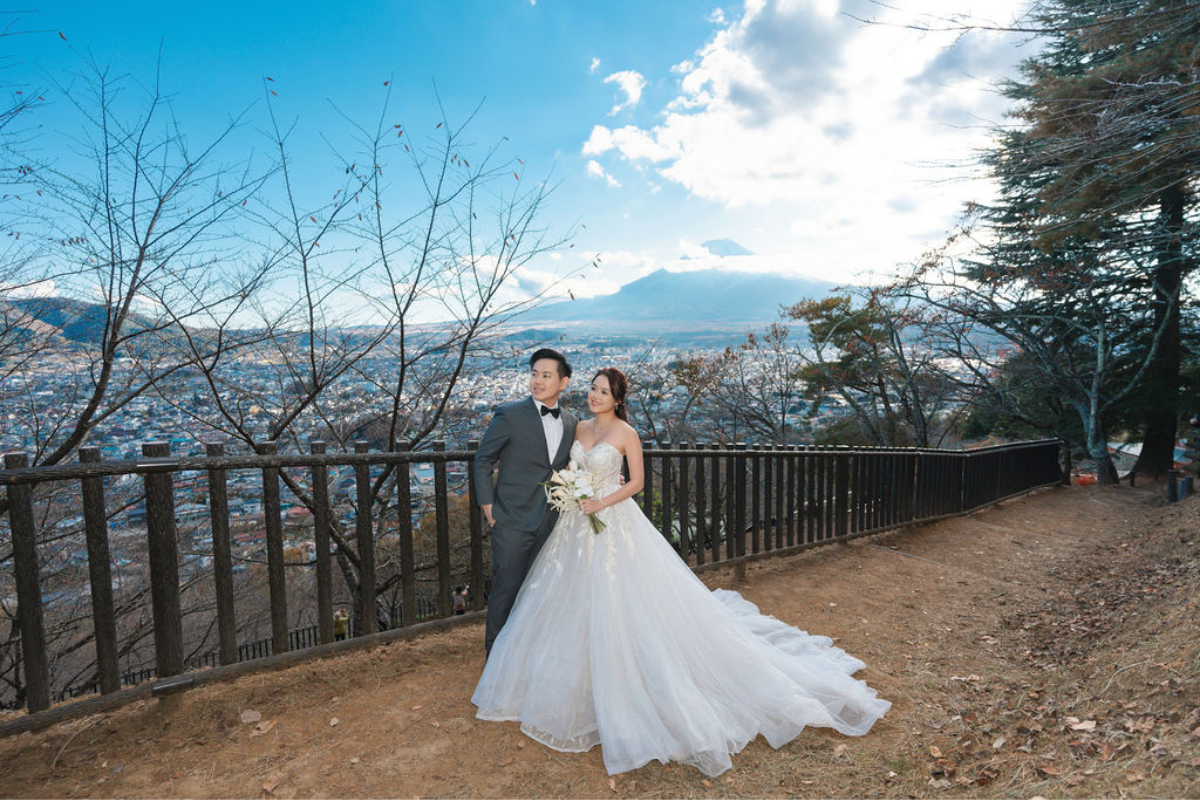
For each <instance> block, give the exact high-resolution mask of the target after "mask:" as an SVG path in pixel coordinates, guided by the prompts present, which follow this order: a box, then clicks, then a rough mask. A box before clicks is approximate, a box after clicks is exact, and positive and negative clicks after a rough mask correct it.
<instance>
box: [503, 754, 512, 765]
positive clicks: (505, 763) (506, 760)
mask: <svg viewBox="0 0 1200 800" xmlns="http://www.w3.org/2000/svg"><path fill="white" fill-rule="evenodd" d="M512 762H513V757H512V756H509V757H508V758H506V759H504V763H503V764H501V765H500V766H502V767H507V766H508V765H509V764H511V763H512Z"/></svg>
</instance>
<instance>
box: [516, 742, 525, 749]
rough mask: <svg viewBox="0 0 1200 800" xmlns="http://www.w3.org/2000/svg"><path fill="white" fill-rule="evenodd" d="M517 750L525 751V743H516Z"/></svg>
mask: <svg viewBox="0 0 1200 800" xmlns="http://www.w3.org/2000/svg"><path fill="white" fill-rule="evenodd" d="M517 749H518V750H524V749H525V743H524V742H517Z"/></svg>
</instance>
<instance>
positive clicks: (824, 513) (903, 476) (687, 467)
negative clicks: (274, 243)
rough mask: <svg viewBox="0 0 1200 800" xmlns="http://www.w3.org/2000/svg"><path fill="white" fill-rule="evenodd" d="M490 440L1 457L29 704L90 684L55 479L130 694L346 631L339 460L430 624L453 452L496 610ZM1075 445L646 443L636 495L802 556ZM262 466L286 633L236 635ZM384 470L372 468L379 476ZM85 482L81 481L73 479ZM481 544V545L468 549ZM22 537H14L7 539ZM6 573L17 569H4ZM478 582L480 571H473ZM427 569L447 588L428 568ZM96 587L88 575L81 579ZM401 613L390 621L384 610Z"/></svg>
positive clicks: (728, 546) (356, 515)
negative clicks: (291, 536) (421, 509)
mask: <svg viewBox="0 0 1200 800" xmlns="http://www.w3.org/2000/svg"><path fill="white" fill-rule="evenodd" d="M474 448H475V444H474V443H472V444H471V445H469V447H468V449H467V450H456V451H447V450H446V449H445V446H444V444H442V443H435V444H434V445H433V447H432V449H430V450H428V451H420V452H391V453H373V452H368V448H367V445H366V444H365V443H359V444H357V445H356V447H355V451H354V452H353V453H327V452H326V451H325V447H324V445H323V444H321V443H314V444H313V445H312V448H311V452H310V453H307V454H289V455H283V454H278V453H276V452H274V449H273V448H272V447H271V446H267V447H264V448H263V451H264V452H263V454H261V455H251V456H240V455H239V456H230V455H226V454H225V452H224V448H223V446H222V445H220V444H211V445H208V446H207V448H206V455H205V456H204V457H188V458H175V457H172V456H171V454H170V451H169V446H168V445H166V444H163V443H150V444H146V445H143V448H142V453H143V456H144V457H143V458H141V459H137V460H121V461H103V460H101V458H100V454H99V450H98V449H97V448H83V449H82V450H81V451H80V458H79V463H77V464H70V465H59V466H53V467H36V468H30V467H29V466H28V461H27V456H26V455H25V454H22V453H10V454H8V455H6V456H5V458H4V466H5V469H3V470H0V486H3V487H4V490H5V494H6V500H7V512H6V514H5V515H4V516H3V517H0V544H2V543H3V539H4V538H8V539H9V541H10V542H11V553H12V558H11V560H9V561H6V562H4V563H0V581H2V582H0V586H9V587H13V586H15V601H16V616H17V620H18V626H19V660H20V668H21V672H22V674H23V694H24V705H25V707H27V709H28V711H29V712H30V713H31V714H37V713H38V712H43V711H44V710H45V709H47V708H49V706H50V704H51V700H52V698H55V697H59V698H61V697H66V696H72V695H75V694H78V693H79V692H80V691H81V690H80V688H79V687H60V688H59V689H58V690H57V691H56V690H54V688H53V687H52V685H51V677H50V665H51V662H52V659H53V657H54V654H52V653H51V652H50V648H49V646H48V643H47V637H46V631H45V629H44V614H45V610H44V608H43V587H42V585H41V580H42V576H41V574H40V572H39V563H40V553H39V547H40V546H41V545H40V542H42V541H43V540H42V538H40V537H42V535H43V534H44V531H42V530H39V522H38V520H39V518H40V515H39V514H35V506H36V505H37V504H38V503H39V502H40V501H39V497H44V496H45V495H46V494H47V491H48V487H57V491H58V492H59V493H60V494H61V493H62V490H63V489H64V487H65V488H66V489H67V490H68V491H67V494H68V495H69V496H70V497H72V498H74V499H75V500H76V501H77V502H78V504H79V506H80V507H81V510H82V536H83V538H84V539H85V540H86V556H87V567H88V586H87V587H86V590H87V591H88V592H90V606H91V633H90V638H91V647H92V649H93V651H94V660H93V661H92V662H90V663H92V664H94V673H93V677H92V679H91V680H89V681H87V682H85V684H84V686H85V687H87V688H94V689H95V690H98V691H99V692H100V693H101V694H111V693H117V692H121V691H129V690H128V689H124V690H123V688H122V687H123V684H126V683H129V682H130V678H129V676H130V675H131V674H137V675H141V676H143V677H145V678H151V677H156V678H158V679H160V680H161V679H164V678H168V677H170V676H177V675H180V674H181V673H184V672H186V671H188V670H194V669H197V668H200V667H203V666H206V665H213V664H219V665H230V664H235V663H237V662H239V661H243V660H247V659H254V658H260V657H263V656H267V655H279V654H282V653H287V652H288V651H289V650H294V649H298V648H313V650H314V652H316V651H317V650H320V649H321V647H322V646H323V645H328V644H329V643H331V642H333V641H334V624H335V620H334V604H333V596H334V576H333V566H334V565H335V562H334V555H335V554H334V552H333V551H332V550H331V543H330V539H331V537H330V533H331V530H332V528H331V526H333V525H334V524H335V503H333V502H331V499H330V486H329V471H330V469H332V468H336V467H348V468H350V469H351V470H352V471H353V475H354V489H353V492H352V495H353V497H352V498H348V499H350V500H351V501H352V514H351V516H352V518H353V524H352V530H345V531H344V536H345V539H344V540H345V541H346V542H348V543H350V544H353V552H348V553H344V554H342V555H343V557H352V559H353V562H354V568H355V570H356V574H357V576H358V592H359V597H360V598H361V597H366V598H373V597H375V596H376V593H377V587H378V586H380V576H379V575H377V566H378V564H377V560H376V550H375V545H376V541H375V539H376V530H377V523H378V522H379V520H377V519H375V518H374V516H373V510H374V509H375V508H376V505H377V503H378V497H379V487H380V486H381V485H382V483H383V480H384V479H386V480H388V481H391V482H392V483H391V484H390V486H391V491H392V495H391V501H390V503H389V504H388V505H387V506H386V508H388V509H390V511H388V513H390V514H394V519H389V520H388V524H389V530H391V531H394V533H395V535H396V536H397V537H398V539H399V559H398V564H397V565H396V571H395V572H394V573H393V574H389V575H386V576H383V577H384V580H385V581H387V582H389V583H392V584H395V583H398V584H399V595H400V602H399V608H400V609H401V612H402V613H401V614H400V615H399V619H396V620H394V622H395V623H396V624H398V626H411V625H413V624H414V623H416V622H417V621H418V612H419V609H418V591H417V573H418V571H419V566H418V565H416V564H414V530H413V527H414V526H413V516H412V513H411V509H412V507H413V497H412V495H411V492H412V486H413V481H412V480H411V477H412V471H413V470H416V469H422V468H423V469H426V470H428V469H429V468H430V467H432V471H433V476H432V487H431V493H432V498H431V502H430V506H431V507H432V513H433V519H434V521H435V524H434V530H433V531H432V534H433V537H434V540H435V542H436V560H435V563H434V564H433V565H432V566H430V565H426V566H425V569H427V570H429V571H431V572H433V573H436V587H437V588H436V593H433V594H429V593H426V594H425V595H424V596H423V599H424V604H425V605H426V608H425V609H421V610H424V611H425V612H426V613H425V614H422V615H421V616H435V617H449V616H451V615H452V614H453V605H452V596H451V592H452V587H453V583H452V574H451V566H450V565H451V539H450V525H451V514H450V499H451V497H452V495H451V492H450V489H449V482H448V479H447V469H448V465H459V466H458V468H457V470H456V473H457V474H461V473H462V472H463V471H464V470H465V472H466V475H467V477H466V478H464V480H463V484H464V486H463V488H464V489H465V492H464V494H465V495H466V496H465V500H466V503H467V509H466V511H465V513H466V516H467V519H466V520H460V521H459V522H460V523H461V522H464V521H465V523H466V527H467V529H468V530H469V536H468V539H469V558H468V559H467V566H466V575H465V576H462V575H461V574H460V576H459V577H460V581H461V582H464V583H466V584H467V585H468V586H469V596H468V608H469V609H473V610H478V609H481V608H483V607H484V604H485V597H484V591H485V586H486V581H487V569H485V551H486V546H487V541H486V532H485V530H484V526H483V523H482V518H481V514H480V509H479V507H478V504H477V502H476V500H475V487H474V484H473V478H471V477H470V473H471V470H470V466H471V463H472V461H473V450H474ZM1059 451H1060V443H1059V442H1058V441H1057V440H1045V441H1035V442H1021V443H1016V444H1009V445H1001V446H995V447H988V448H983V449H978V450H969V451H962V450H920V449H903V448H896V449H886V448H884V449H880V448H871V449H852V448H812V447H803V446H787V447H782V446H766V447H759V446H754V447H751V446H747V445H744V444H739V445H735V446H727V447H714V446H708V445H690V444H688V445H684V444H681V445H667V446H663V447H649V446H648V447H647V448H646V450H645V463H646V466H647V469H646V486H645V489H644V490H643V492H642V493H641V495H640V497H639V502H640V503H641V505H642V507H643V509H644V510H645V512H646V514H647V516H648V517H650V518H651V519H652V520H653V521H654V523H655V524H656V525H657V526H658V527H659V529H660V530H661V531H662V534H663V536H664V537H666V538H667V539H668V540H669V541H670V542H671V543H672V544H673V545H674V547H675V548H676V550H677V552H679V554H680V556H681V557H682V558H683V559H684V560H685V561H687V562H688V563H689V564H690V565H692V566H693V567H694V568H696V569H707V568H709V567H711V565H714V564H725V563H729V562H731V561H732V562H734V563H739V564H744V563H745V561H746V560H748V559H751V558H756V557H763V556H765V555H767V554H771V553H779V552H793V551H795V550H798V549H800V548H805V547H810V546H814V545H819V544H822V543H825V542H830V541H838V540H846V539H848V538H851V537H855V536H859V535H863V534H867V533H871V532H876V531H882V530H887V529H890V528H895V527H898V526H902V525H907V524H911V523H916V522H922V521H929V520H934V519H938V518H941V517H946V516H952V515H956V514H962V513H966V512H969V511H972V510H974V509H977V508H980V507H982V506H985V505H988V504H990V503H993V502H995V501H997V500H1001V499H1003V498H1006V497H1011V496H1013V495H1016V494H1020V493H1022V492H1026V491H1029V490H1031V489H1034V488H1038V487H1042V486H1047V485H1050V484H1055V483H1058V482H1060V481H1061V476H1062V472H1061V469H1060V465H1059ZM194 471H199V472H200V473H202V474H203V475H204V476H205V481H206V493H205V497H206V503H207V517H208V523H209V530H210V531H211V534H210V535H211V553H212V560H211V580H212V592H213V594H214V596H215V625H216V629H217V647H216V649H215V651H214V652H213V653H212V654H211V655H206V656H203V657H194V656H193V657H189V658H185V641H184V625H183V609H182V607H181V595H180V553H179V530H178V527H177V513H176V490H175V488H174V487H175V482H174V478H175V476H177V475H178V474H180V473H183V472H194ZM236 471H253V472H254V473H255V474H256V475H257V476H260V477H261V487H262V491H261V498H260V499H261V503H262V514H263V527H264V531H263V533H264V536H265V556H266V558H265V560H266V570H265V572H266V584H267V595H268V596H269V608H270V629H271V635H270V638H269V640H268V641H267V643H266V644H254V643H251V646H248V645H247V644H242V645H239V643H238V641H237V631H238V626H237V619H236V615H235V603H234V589H233V574H234V572H233V569H234V565H233V557H232V554H231V545H230V541H231V537H230V513H229V505H228V504H229V495H228V491H227V482H228V476H229V475H230V474H231V473H234V472H236ZM281 471H288V474H289V475H290V476H292V481H293V482H292V483H291V484H290V485H292V486H293V487H294V486H295V485H296V484H295V476H296V475H302V476H303V477H304V480H303V489H304V491H302V492H300V493H298V494H296V496H295V499H294V500H293V499H289V502H302V503H303V506H304V508H306V509H307V511H308V512H311V514H312V521H313V525H312V529H311V533H310V534H308V535H309V536H310V538H311V541H310V542H309V544H310V545H311V547H312V551H313V553H314V557H313V559H312V561H311V568H312V569H314V570H315V595H316V597H315V605H316V620H317V623H316V625H315V626H314V629H313V630H312V632H311V633H304V634H299V635H298V634H297V631H296V630H293V629H289V622H288V620H289V616H288V608H289V602H290V601H291V600H292V599H293V598H289V593H288V583H287V580H286V574H285V570H286V568H285V561H284V546H285V538H284V531H283V526H282V524H281V518H282V514H281V512H282V505H281V492H280V486H281ZM373 472H374V475H373ZM122 476H124V479H125V480H126V481H129V480H136V481H140V484H141V486H140V487H139V489H140V491H142V492H144V503H145V530H144V536H145V545H146V550H145V552H146V556H147V559H148V575H149V581H148V587H146V588H148V590H149V595H150V605H151V609H152V618H153V653H154V660H153V664H146V665H139V666H138V670H140V671H138V670H133V671H131V670H129V669H126V670H125V672H124V675H123V674H122V671H121V669H120V666H119V654H120V653H121V647H120V645H121V642H119V641H118V633H117V631H118V611H117V610H116V608H115V606H114V602H113V577H112V573H111V554H110V550H109V538H110V537H109V520H110V515H109V513H107V512H106V482H109V481H111V480H113V479H115V478H120V477H122ZM72 487H77V492H76V491H75V489H74V488H72ZM464 546H466V545H464ZM6 549H7V548H6ZM4 572H10V574H8V575H5V574H3V573H4ZM464 578H465V580H464ZM428 582H430V583H433V582H434V581H433V580H432V579H430V580H429V581H428ZM79 588H80V591H81V592H82V591H84V589H83V587H79ZM357 616H358V618H359V619H360V620H361V622H360V624H358V625H357V626H356V627H355V629H354V630H352V631H351V632H350V635H351V636H361V637H370V636H372V635H373V634H375V633H376V632H377V631H378V630H379V627H380V626H379V620H378V618H377V615H376V614H374V613H363V614H360V615H357ZM385 622H386V621H385Z"/></svg>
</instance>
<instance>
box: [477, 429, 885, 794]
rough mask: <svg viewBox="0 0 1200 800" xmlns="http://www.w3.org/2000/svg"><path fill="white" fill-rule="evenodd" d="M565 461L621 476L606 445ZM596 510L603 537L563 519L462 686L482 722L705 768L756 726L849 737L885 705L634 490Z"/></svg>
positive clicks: (580, 519)
mask: <svg viewBox="0 0 1200 800" xmlns="http://www.w3.org/2000/svg"><path fill="white" fill-rule="evenodd" d="M571 457H572V459H573V460H574V461H575V462H576V463H577V464H579V465H581V466H585V467H586V468H587V469H589V470H590V471H591V472H593V473H594V474H595V475H598V476H601V477H602V479H603V488H602V489H600V494H601V495H602V496H603V495H607V494H609V493H611V492H613V491H615V490H616V489H617V488H618V487H619V478H618V475H619V472H620V468H621V454H620V452H619V451H618V450H617V449H616V448H615V447H613V446H612V445H610V444H607V443H602V444H599V445H597V446H596V447H594V448H593V449H592V450H591V451H590V452H586V451H584V449H583V446H582V445H580V443H579V442H575V443H574V444H573V445H572V450H571ZM600 518H601V519H602V520H603V521H604V522H605V523H607V527H606V528H605V529H604V531H603V532H601V533H599V534H595V533H592V529H591V527H590V525H589V524H588V521H587V518H586V517H584V516H583V515H582V514H580V513H566V514H563V515H562V516H561V517H560V518H559V521H558V524H557V526H555V528H554V531H553V533H551V535H550V538H549V539H548V540H547V541H546V544H545V546H544V547H543V548H542V551H541V553H540V554H539V555H538V557H537V559H536V560H535V561H534V563H533V566H532V567H531V568H530V570H529V575H528V577H526V579H525V583H524V585H523V586H522V587H521V591H520V593H519V594H518V595H517V599H516V603H515V604H514V606H513V609H512V613H511V615H510V616H509V618H508V622H507V623H505V625H504V628H503V629H502V630H501V632H500V636H499V637H498V638H497V639H496V642H495V644H494V645H493V647H492V652H491V657H490V658H489V659H488V662H487V665H486V666H485V668H484V671H483V676H482V677H481V678H480V679H479V685H478V687H476V689H475V694H474V696H473V697H472V698H471V700H472V702H473V703H475V705H477V706H478V707H479V711H478V714H477V716H478V717H479V718H480V719H485V720H517V721H519V722H520V723H521V730H522V731H523V732H524V733H525V734H527V735H528V736H530V737H531V738H533V739H536V740H537V741H539V742H541V743H542V744H545V745H547V746H549V747H552V748H554V749H556V750H562V751H566V752H582V751H585V750H588V749H589V748H591V747H594V746H595V745H597V744H599V745H601V746H602V749H603V755H604V764H605V767H607V769H608V771H609V773H611V774H615V773H618V772H625V771H627V770H631V769H636V768H637V767H640V766H642V765H644V764H646V763H648V762H649V761H651V760H653V759H658V760H659V761H661V762H663V763H666V762H667V761H678V762H682V763H685V764H691V765H693V766H695V767H696V768H697V769H699V770H700V771H701V772H703V773H704V774H706V775H709V776H713V775H719V774H720V773H722V772H724V771H725V770H727V769H729V768H730V766H731V761H730V754H731V753H736V752H738V751H739V750H741V749H742V748H743V747H744V746H745V745H746V744H747V743H748V742H749V741H750V740H752V739H754V737H755V736H757V735H758V734H760V733H761V734H762V735H763V736H764V737H766V740H767V741H768V742H769V743H770V744H771V746H772V747H782V746H783V745H784V744H786V743H787V742H789V741H791V740H792V739H794V738H795V737H796V736H797V735H798V734H799V733H800V732H801V731H802V730H803V729H804V727H805V726H806V725H819V726H824V727H831V728H835V729H836V730H838V731H840V732H842V733H844V734H849V735H852V736H857V735H861V734H864V733H866V732H867V731H868V730H869V729H870V728H871V726H872V725H873V724H874V723H875V721H876V720H877V719H879V718H880V717H882V716H883V715H884V714H885V713H886V712H887V710H888V709H889V708H890V707H891V703H889V702H888V701H886V700H881V699H879V698H878V697H876V694H875V690H873V689H871V688H870V687H869V686H867V684H865V683H863V682H862V681H858V680H855V679H854V678H852V677H850V676H851V674H853V673H854V672H856V671H858V670H859V669H862V667H863V666H864V664H863V662H861V661H859V660H858V659H856V658H854V657H852V656H850V655H847V654H846V653H845V652H843V651H842V650H839V649H837V648H835V647H833V646H832V642H831V641H830V639H828V638H827V637H824V636H809V635H808V634H806V633H805V632H804V631H801V630H799V629H797V628H794V627H792V626H790V625H786V624H784V623H783V622H780V621H779V620H777V619H775V618H774V617H770V616H766V615H763V614H760V613H759V612H758V609H757V608H756V607H755V606H754V605H753V604H751V603H750V602H748V601H746V600H744V599H743V598H742V596H741V595H739V594H738V593H737V592H731V591H725V590H721V589H718V590H716V591H713V592H710V591H709V590H708V588H707V587H706V586H705V585H704V584H703V583H701V582H700V579H699V578H697V577H696V576H695V575H694V574H693V573H692V571H691V570H690V569H689V568H688V567H687V565H686V564H685V563H684V562H683V561H682V560H681V559H680V558H679V556H678V555H677V554H676V553H675V551H674V550H673V549H672V548H671V546H670V545H669V544H668V543H667V542H666V541H665V540H664V539H663V537H662V536H661V534H659V532H658V531H657V530H656V529H655V527H654V525H653V524H652V523H651V522H650V521H649V520H648V519H647V518H646V517H645V515H643V514H642V511H641V509H640V508H639V507H638V505H637V503H636V502H635V501H634V500H632V499H629V500H624V501H622V502H620V503H616V504H614V505H613V506H611V507H609V508H606V509H604V510H602V511H601V512H600Z"/></svg>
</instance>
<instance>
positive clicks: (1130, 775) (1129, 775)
mask: <svg viewBox="0 0 1200 800" xmlns="http://www.w3.org/2000/svg"><path fill="white" fill-rule="evenodd" d="M1125 780H1127V781H1129V782H1130V783H1137V782H1139V781H1144V780H1146V776H1145V775H1143V774H1142V773H1140V772H1126V773H1125Z"/></svg>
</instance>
